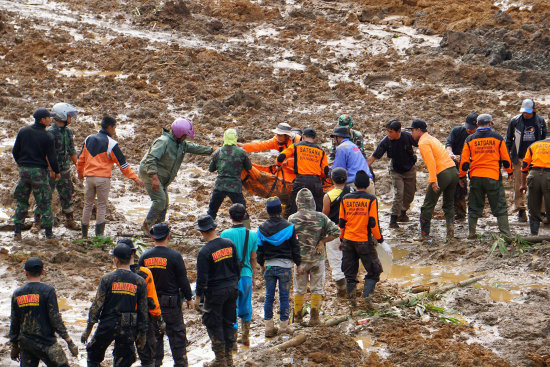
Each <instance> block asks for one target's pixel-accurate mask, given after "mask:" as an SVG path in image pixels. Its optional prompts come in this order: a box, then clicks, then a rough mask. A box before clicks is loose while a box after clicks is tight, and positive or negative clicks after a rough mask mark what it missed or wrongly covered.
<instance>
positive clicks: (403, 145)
mask: <svg viewBox="0 0 550 367" xmlns="http://www.w3.org/2000/svg"><path fill="white" fill-rule="evenodd" d="M413 146H415V147H417V146H418V143H417V142H416V140H414V139H413V137H412V135H411V134H410V133H409V132H407V131H401V136H400V137H399V139H396V140H390V138H388V137H387V136H386V137H385V138H384V139H382V141H381V142H380V143H379V144H378V146H377V147H376V150H375V151H374V153H372V156H373V157H374V158H376V159H380V158H382V157H383V156H384V153H387V154H388V158H390V159H391V162H392V167H393V169H394V170H395V172H397V173H405V172H408V171H409V170H410V169H411V168H412V167H413V166H414V164H415V163H416V155H415V154H414V151H413V148H412V147H413Z"/></svg>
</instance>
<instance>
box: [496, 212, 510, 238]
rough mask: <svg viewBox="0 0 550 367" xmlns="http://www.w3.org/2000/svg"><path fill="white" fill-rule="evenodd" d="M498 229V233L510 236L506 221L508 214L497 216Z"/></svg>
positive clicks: (508, 225)
mask: <svg viewBox="0 0 550 367" xmlns="http://www.w3.org/2000/svg"><path fill="white" fill-rule="evenodd" d="M497 223H498V229H499V231H500V233H502V234H503V235H505V236H508V237H511V236H512V233H511V232H510V224H509V223H508V215H507V214H505V215H501V216H500V217H497Z"/></svg>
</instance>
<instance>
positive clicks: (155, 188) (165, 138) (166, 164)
mask: <svg viewBox="0 0 550 367" xmlns="http://www.w3.org/2000/svg"><path fill="white" fill-rule="evenodd" d="M188 138H189V139H194V138H195V130H194V128H193V124H192V123H191V121H189V120H185V119H182V118H179V119H176V120H175V121H174V122H173V123H172V126H171V128H170V130H168V129H163V130H162V135H161V136H160V137H159V138H157V139H156V140H155V141H154V142H153V144H151V147H149V150H148V151H147V153H146V154H145V156H143V159H142V160H141V162H140V164H139V177H140V178H141V180H142V181H143V182H144V184H145V189H146V190H147V193H148V194H149V197H150V198H151V201H152V204H151V208H150V209H149V212H148V213H147V217H146V218H145V221H144V222H143V226H142V227H141V228H142V230H143V232H144V233H145V235H146V236H148V235H149V230H150V229H151V227H152V226H153V225H154V224H155V223H161V222H164V221H165V220H166V212H167V211H168V202H169V200H168V186H169V185H170V184H171V183H172V181H174V179H175V178H176V176H177V175H178V172H179V169H180V167H181V163H182V161H183V158H184V157H185V154H186V153H190V154H199V155H210V154H212V147H210V146H205V145H198V144H192V143H189V142H187V141H186V140H187V139H188Z"/></svg>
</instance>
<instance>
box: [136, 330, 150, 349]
mask: <svg viewBox="0 0 550 367" xmlns="http://www.w3.org/2000/svg"><path fill="white" fill-rule="evenodd" d="M146 341H147V337H146V336H145V333H143V332H139V333H138V335H137V337H136V343H137V347H138V349H143V348H145V342H146Z"/></svg>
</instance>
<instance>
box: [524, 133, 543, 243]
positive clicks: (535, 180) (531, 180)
mask: <svg viewBox="0 0 550 367" xmlns="http://www.w3.org/2000/svg"><path fill="white" fill-rule="evenodd" d="M522 170H523V175H522V178H521V190H522V191H523V192H525V191H526V190H527V187H529V192H528V194H527V207H528V208H529V227H530V229H531V234H532V235H535V236H536V235H538V234H539V228H540V222H541V221H542V218H541V212H540V209H541V200H542V199H544V205H545V207H546V213H547V214H548V213H550V187H549V186H548V183H549V182H550V139H549V138H546V139H544V140H539V141H537V142H535V143H533V144H531V145H530V146H529V148H527V152H526V153H525V157H524V158H523V168H522Z"/></svg>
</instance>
